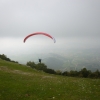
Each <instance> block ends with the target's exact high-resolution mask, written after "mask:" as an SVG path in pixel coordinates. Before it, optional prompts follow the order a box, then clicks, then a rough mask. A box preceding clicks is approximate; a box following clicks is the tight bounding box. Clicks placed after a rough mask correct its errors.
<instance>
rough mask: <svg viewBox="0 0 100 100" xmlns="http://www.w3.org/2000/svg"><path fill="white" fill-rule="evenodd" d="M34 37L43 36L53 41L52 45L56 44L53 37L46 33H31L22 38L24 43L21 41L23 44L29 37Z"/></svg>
mask: <svg viewBox="0 0 100 100" xmlns="http://www.w3.org/2000/svg"><path fill="white" fill-rule="evenodd" d="M34 35H44V36H47V37H49V38H51V39H53V41H54V43H55V42H56V40H55V38H54V37H52V36H51V35H50V34H47V33H44V32H35V33H32V34H29V35H27V36H26V37H25V38H24V41H23V42H24V43H25V42H26V40H27V39H28V38H29V37H31V36H34Z"/></svg>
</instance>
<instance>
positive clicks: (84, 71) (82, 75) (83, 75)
mask: <svg viewBox="0 0 100 100" xmlns="http://www.w3.org/2000/svg"><path fill="white" fill-rule="evenodd" d="M79 73H80V74H79V76H81V77H85V78H86V77H88V75H89V71H88V70H87V69H86V68H83V69H82V70H81V71H80V72H79Z"/></svg>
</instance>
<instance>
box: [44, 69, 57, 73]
mask: <svg viewBox="0 0 100 100" xmlns="http://www.w3.org/2000/svg"><path fill="white" fill-rule="evenodd" d="M44 72H46V73H50V74H56V72H55V71H54V70H53V69H50V68H47V69H45V70H44Z"/></svg>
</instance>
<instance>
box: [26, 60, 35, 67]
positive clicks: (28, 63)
mask: <svg viewBox="0 0 100 100" xmlns="http://www.w3.org/2000/svg"><path fill="white" fill-rule="evenodd" d="M26 65H27V66H30V67H31V68H36V64H35V63H34V62H31V61H29V62H27V64H26Z"/></svg>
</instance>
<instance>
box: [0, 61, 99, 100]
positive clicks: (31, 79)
mask: <svg viewBox="0 0 100 100" xmlns="http://www.w3.org/2000/svg"><path fill="white" fill-rule="evenodd" d="M0 100H100V79H88V78H87V79H85V78H73V77H66V76H59V75H51V74H46V73H44V72H42V71H37V70H35V69H32V68H30V67H27V66H24V65H19V64H16V63H12V62H7V61H3V60H0Z"/></svg>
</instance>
